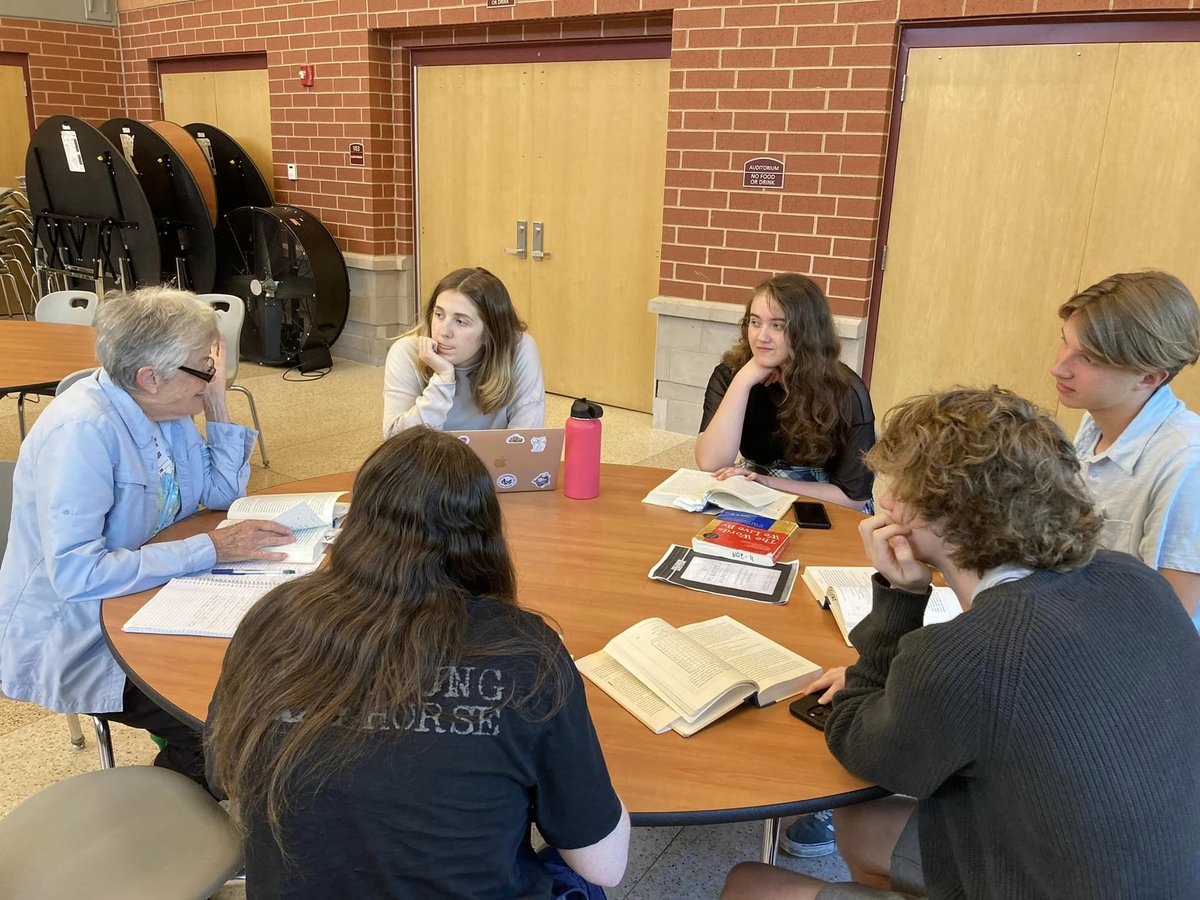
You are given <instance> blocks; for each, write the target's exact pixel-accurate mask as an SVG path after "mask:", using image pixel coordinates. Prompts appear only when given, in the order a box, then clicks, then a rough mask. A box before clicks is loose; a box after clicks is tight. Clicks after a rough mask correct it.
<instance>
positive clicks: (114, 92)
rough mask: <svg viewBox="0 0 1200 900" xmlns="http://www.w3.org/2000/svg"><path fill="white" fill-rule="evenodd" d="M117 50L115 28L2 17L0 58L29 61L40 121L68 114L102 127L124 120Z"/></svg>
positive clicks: (123, 99)
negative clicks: (9, 55) (116, 119)
mask: <svg viewBox="0 0 1200 900" xmlns="http://www.w3.org/2000/svg"><path fill="white" fill-rule="evenodd" d="M119 49H120V48H119V44H118V40H117V31H116V29H114V28H111V27H106V26H103V25H79V24H75V23H72V22H50V21H43V20H40V19H16V18H11V17H6V16H0V53H19V54H22V55H27V56H28V59H29V81H30V94H31V95H32V99H33V115H34V120H35V121H36V122H40V121H42V119H45V118H47V117H49V116H53V115H60V114H65V115H70V116H78V117H79V118H81V119H85V120H87V121H88V122H91V123H92V124H93V125H99V124H100V123H101V122H103V121H105V120H107V119H111V118H113V117H114V116H119V115H124V111H125V95H124V92H123V90H122V89H121V61H120V54H119Z"/></svg>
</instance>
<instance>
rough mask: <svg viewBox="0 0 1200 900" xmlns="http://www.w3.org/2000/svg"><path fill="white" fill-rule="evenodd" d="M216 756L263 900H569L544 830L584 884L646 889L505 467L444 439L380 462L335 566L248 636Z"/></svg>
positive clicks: (365, 482) (438, 436)
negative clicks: (505, 484) (543, 598)
mask: <svg viewBox="0 0 1200 900" xmlns="http://www.w3.org/2000/svg"><path fill="white" fill-rule="evenodd" d="M206 739H207V748H208V754H209V755H208V760H209V765H210V776H211V780H212V782H213V784H214V786H215V787H217V788H219V789H220V790H223V791H224V792H226V793H227V794H228V796H229V798H230V800H231V801H232V811H233V813H234V815H235V818H236V821H238V822H239V823H240V825H241V827H242V828H244V830H245V834H246V873H247V888H248V891H249V896H255V895H260V896H264V897H282V896H286V897H291V896H348V897H405V898H409V897H524V896H537V897H552V896H558V894H557V893H553V892H552V891H553V890H555V889H554V888H552V875H551V874H550V869H548V868H547V866H546V865H544V864H543V862H542V861H541V860H539V858H538V857H537V856H535V854H534V851H533V849H532V846H531V843H530V825H531V824H536V825H537V827H538V829H539V831H540V832H541V834H542V835H543V837H544V838H545V839H546V840H547V841H548V842H549V843H550V845H551V846H552V847H556V848H558V850H559V851H560V852H561V855H562V859H563V860H565V862H566V864H567V865H568V866H569V867H570V870H573V872H572V871H570V870H567V871H566V873H565V874H566V875H567V876H572V875H573V873H578V876H582V878H584V879H586V880H587V881H589V882H592V883H597V884H607V885H611V884H616V883H617V882H618V881H620V879H621V877H622V875H623V873H624V870H625V862H626V855H627V852H628V843H629V816H628V813H626V811H625V808H624V805H623V804H622V803H621V800H620V799H619V798H618V797H617V795H616V793H615V792H614V791H613V788H612V784H611V782H610V780H609V776H608V770H607V768H606V766H605V763H604V757H603V755H602V754H601V750H600V745H599V742H598V740H597V737H596V733H595V730H594V728H593V726H592V721H591V717H590V715H589V713H588V708H587V702H586V699H585V696H584V688H583V684H582V681H581V680H580V677H579V674H578V673H577V672H576V670H575V667H574V665H573V663H572V661H571V657H570V656H569V655H568V653H567V651H566V649H565V647H564V646H563V644H562V641H561V639H560V638H559V636H558V634H557V633H556V632H555V631H554V630H552V629H551V628H550V627H549V626H548V625H547V624H546V623H545V622H544V621H543V620H542V619H541V617H539V616H537V615H534V614H533V613H530V612H527V611H526V610H524V609H522V608H521V607H520V606H519V605H518V603H517V584H516V575H515V572H514V569H513V564H512V561H511V559H510V557H509V552H508V547H507V544H506V542H505V540H504V535H503V530H502V523H501V516H500V504H499V502H498V501H497V498H496V494H495V490H494V489H493V488H492V485H491V480H490V478H489V477H488V473H487V470H486V469H485V468H484V466H483V463H482V462H481V461H480V460H479V458H478V457H477V456H476V455H475V454H474V453H473V452H471V450H470V449H468V448H467V447H466V446H464V445H463V444H461V443H460V442H459V441H457V440H455V439H454V438H453V437H452V436H450V435H447V434H443V433H440V432H435V431H432V430H430V429H428V428H412V429H407V430H405V431H403V432H401V433H400V434H399V435H397V436H395V437H393V438H390V439H389V440H387V441H385V442H384V443H383V444H382V445H381V446H380V447H379V448H378V449H377V450H376V451H375V452H374V453H373V454H371V456H370V457H369V458H368V459H367V461H366V462H365V463H364V464H363V467H362V469H361V470H360V471H359V473H358V476H357V478H356V479H355V483H354V493H353V503H352V504H351V508H350V512H349V514H348V515H347V516H346V521H345V524H344V526H343V528H342V530H341V534H340V535H339V537H338V540H337V541H336V543H334V544H333V547H332V549H331V551H330V556H329V563H328V565H327V566H326V567H325V568H322V569H320V570H318V571H316V572H314V573H312V574H309V575H306V576H302V577H300V578H297V579H295V580H293V581H289V582H287V583H286V584H284V585H282V586H280V587H277V588H275V589H274V590H273V591H271V592H270V593H269V594H267V595H266V596H265V597H264V598H263V599H262V600H261V601H260V602H259V603H258V604H256V605H255V606H254V607H253V609H251V611H250V612H249V613H248V614H247V616H246V618H245V619H244V620H243V621H242V623H241V625H240V627H239V628H238V630H237V633H236V634H235V635H234V638H233V641H232V642H231V643H230V646H229V651H228V653H227V654H226V657H225V663H224V667H223V669H222V672H221V678H220V682H219V684H218V686H217V691H216V695H215V697H214V701H213V706H212V708H211V709H210V711H209V721H208V728H207V731H206ZM559 868H560V870H561V869H562V868H565V867H561V864H559Z"/></svg>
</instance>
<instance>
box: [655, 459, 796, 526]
mask: <svg viewBox="0 0 1200 900" xmlns="http://www.w3.org/2000/svg"><path fill="white" fill-rule="evenodd" d="M795 499H796V496H795V495H794V494H786V493H784V492H783V491H777V490H775V489H774V488H769V487H767V486H766V485H765V484H759V483H758V482H756V481H750V480H748V479H747V478H745V477H744V476H742V475H734V476H732V477H730V478H726V479H725V480H724V481H718V480H717V479H716V478H715V477H714V476H712V475H711V474H709V473H708V472H701V471H698V470H697V469H680V470H679V471H677V472H676V473H675V474H673V475H672V476H671V477H670V478H668V479H667V480H666V481H664V482H663V483H662V484H660V485H658V487H656V488H654V490H652V491H651V492H650V493H648V494H647V495H646V496H645V498H643V500H642V502H643V503H649V504H652V505H653V506H674V507H676V508H678V509H686V510H687V511H688V512H704V511H706V510H707V509H709V507H710V506H719V507H721V508H722V509H735V510H737V511H738V512H747V513H754V514H755V515H759V516H767V517H768V518H771V519H779V518H782V517H783V515H784V514H786V513H787V511H788V510H789V509H790V508H791V505H792V502H793V501H794V500H795Z"/></svg>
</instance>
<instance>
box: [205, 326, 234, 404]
mask: <svg viewBox="0 0 1200 900" xmlns="http://www.w3.org/2000/svg"><path fill="white" fill-rule="evenodd" d="M228 354H229V348H228V347H227V346H226V344H225V335H223V334H222V335H218V336H217V342H216V344H214V345H213V350H212V361H213V366H214V369H213V379H212V381H210V382H209V383H208V393H209V394H210V395H215V396H217V397H224V396H225V388H226V383H225V373H226V372H227V371H228V369H226V366H227V365H228V360H229V356H228Z"/></svg>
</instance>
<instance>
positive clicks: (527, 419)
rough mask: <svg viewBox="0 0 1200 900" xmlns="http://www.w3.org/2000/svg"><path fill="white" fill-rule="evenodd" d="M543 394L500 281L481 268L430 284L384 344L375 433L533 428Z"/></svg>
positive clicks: (542, 411) (533, 355)
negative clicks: (418, 313) (399, 331)
mask: <svg viewBox="0 0 1200 900" xmlns="http://www.w3.org/2000/svg"><path fill="white" fill-rule="evenodd" d="M545 419H546V394H545V386H544V385H543V383H542V363H541V360H540V359H539V358H538V352H537V345H536V344H535V343H534V341H533V338H532V337H530V336H529V334H528V333H527V332H526V331H525V323H523V322H522V321H521V320H520V319H519V318H518V317H517V311H516V310H515V309H514V308H513V304H512V298H511V297H509V294H508V290H507V289H506V288H505V287H504V284H503V283H502V282H501V281H500V279H499V278H497V277H496V276H495V275H493V274H492V273H491V272H489V271H487V270H486V269H481V268H478V267H476V268H473V269H456V270H455V271H453V272H451V273H450V274H449V275H447V276H446V277H445V278H443V279H442V280H441V281H439V282H438V284H437V286H436V287H435V288H434V289H433V293H432V294H430V296H429V302H428V303H427V304H426V306H425V311H424V314H423V315H422V317H421V323H420V324H419V325H418V326H417V327H416V328H415V329H413V331H411V332H410V333H408V334H406V335H404V337H402V338H400V339H399V340H398V341H396V343H395V344H393V345H392V349H391V350H390V351H389V352H388V358H387V368H386V373H385V375H384V386H383V436H384V437H385V438H387V437H391V436H392V435H394V434H397V433H398V432H401V431H403V430H404V429H405V428H412V427H413V426H415V425H427V426H429V427H430V428H434V429H437V430H439V431H441V430H448V429H450V430H465V431H475V430H480V429H487V428H540V427H541V426H542V425H543V424H545Z"/></svg>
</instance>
